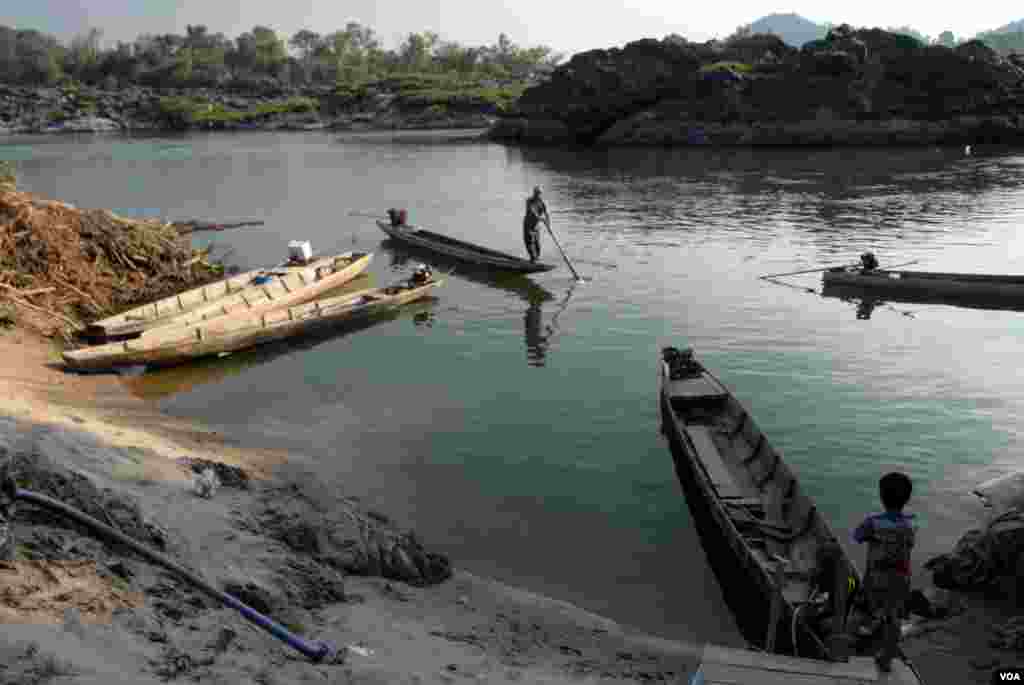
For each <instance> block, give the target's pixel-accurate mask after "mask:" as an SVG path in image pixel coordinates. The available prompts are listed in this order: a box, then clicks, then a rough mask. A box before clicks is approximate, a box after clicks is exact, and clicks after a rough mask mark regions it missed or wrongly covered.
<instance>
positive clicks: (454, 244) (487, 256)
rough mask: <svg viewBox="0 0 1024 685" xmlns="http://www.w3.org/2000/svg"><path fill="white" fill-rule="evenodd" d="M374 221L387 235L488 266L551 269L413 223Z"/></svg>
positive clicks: (542, 264)
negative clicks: (409, 224)
mask: <svg viewBox="0 0 1024 685" xmlns="http://www.w3.org/2000/svg"><path fill="white" fill-rule="evenodd" d="M377 225H378V226H379V227H380V230H382V231H384V232H385V233H386V234H388V236H389V237H391V238H392V239H394V240H397V241H399V242H402V243H406V244H408V245H413V246H415V247H420V248H423V249H427V250H430V251H432V252H437V253H439V254H442V255H447V256H448V257H453V258H455V259H458V260H460V261H463V262H469V263H472V264H478V265H482V266H486V267H489V268H491V269H501V270H504V271H516V272H519V273H538V272H541V271H551V270H552V269H554V268H555V267H554V265H553V264H547V263H544V262H531V261H530V260H528V259H520V258H519V257H516V256H514V255H510V254H507V253H505V252H498V251H497V250H491V249H490V248H486V247H481V246H480V245H474V244H473V243H467V242H465V241H463V240H456V239H455V238H449V237H448V236H446V235H441V234H440V233H433V232H432V231H426V230H424V229H422V228H416V227H415V226H392V225H391V223H390V222H388V221H378V222H377Z"/></svg>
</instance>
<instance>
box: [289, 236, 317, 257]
mask: <svg viewBox="0 0 1024 685" xmlns="http://www.w3.org/2000/svg"><path fill="white" fill-rule="evenodd" d="M312 256H313V248H312V247H310V245H309V241H308V240H293V241H291V242H290V243H288V257H289V258H291V260H292V261H296V262H308V261H309V260H310V258H312Z"/></svg>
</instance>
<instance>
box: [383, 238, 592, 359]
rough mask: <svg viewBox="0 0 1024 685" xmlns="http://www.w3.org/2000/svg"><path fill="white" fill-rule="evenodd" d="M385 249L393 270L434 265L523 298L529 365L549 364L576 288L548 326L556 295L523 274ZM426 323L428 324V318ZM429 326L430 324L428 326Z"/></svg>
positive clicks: (410, 249) (399, 246) (405, 248)
mask: <svg viewBox="0 0 1024 685" xmlns="http://www.w3.org/2000/svg"><path fill="white" fill-rule="evenodd" d="M381 246H382V247H385V248H386V249H387V250H388V251H389V252H390V253H391V267H392V268H393V269H404V268H407V267H408V266H409V262H410V261H422V262H425V263H427V264H430V265H431V266H432V267H434V268H435V269H436V270H438V271H443V272H448V273H452V274H453V275H455V276H457V277H459V278H465V279H466V280H468V281H472V282H474V283H479V284H481V285H486V286H488V287H492V288H498V289H499V290H504V291H505V292H509V293H514V294H515V295H517V296H519V297H520V298H521V299H522V300H523V301H524V302H526V304H527V307H526V312H525V313H524V314H523V338H524V341H525V344H526V363H527V364H529V365H530V366H534V367H542V366H544V365H545V364H546V363H547V355H548V348H549V347H550V342H551V336H552V335H553V334H554V333H555V332H556V331H557V324H558V317H559V316H561V313H562V312H563V311H565V308H566V307H567V306H568V304H569V297H570V296H571V295H572V290H573V288H575V285H574V286H572V287H570V288H569V292H568V293H567V294H566V296H565V298H564V299H563V300H562V302H561V303H560V304H559V307H558V309H557V310H556V312H555V314H554V316H552V318H551V322H550V323H549V324H548V325H546V326H545V325H544V308H543V305H544V303H545V302H549V301H551V300H553V299H555V296H554V295H552V294H551V292H550V291H548V290H547V289H545V288H543V287H541V286H539V285H537V284H536V283H534V282H533V281H531V280H530V279H529V278H527V277H525V276H523V275H521V274H514V273H513V274H510V273H504V272H495V271H492V270H490V269H488V268H486V267H478V266H474V265H472V264H467V263H465V262H461V261H458V260H455V259H452V258H450V257H446V256H444V255H439V254H437V253H435V252H432V251H430V250H424V249H421V248H417V247H415V246H410V245H406V244H404V243H399V242H397V241H394V240H391V239H390V238H389V239H386V240H384V241H382V242H381ZM429 316H431V317H432V316H433V315H432V314H429ZM424 322H426V319H425V320H424ZM417 323H419V322H417ZM425 325H430V324H429V323H426V324H425Z"/></svg>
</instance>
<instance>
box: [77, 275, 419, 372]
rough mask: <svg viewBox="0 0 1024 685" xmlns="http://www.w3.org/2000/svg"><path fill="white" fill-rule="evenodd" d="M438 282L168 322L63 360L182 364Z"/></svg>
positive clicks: (374, 308)
mask: <svg viewBox="0 0 1024 685" xmlns="http://www.w3.org/2000/svg"><path fill="white" fill-rule="evenodd" d="M438 284H439V281H430V282H428V283H426V284H423V285H416V286H412V285H409V284H400V285H394V286H390V287H387V288H370V289H367V290H359V291H356V292H353V293H348V294H346V295H341V296H338V297H331V298H326V299H322V300H315V301H313V302H310V303H307V304H302V305H298V306H296V307H289V308H287V309H275V310H270V311H265V312H264V313H262V314H260V315H259V316H255V315H249V316H222V317H218V318H215V319H212V320H210V321H207V322H203V323H201V324H197V325H191V326H165V327H163V328H160V329H158V330H154V331H152V332H150V334H148V335H145V336H142V337H139V338H135V339H134V340H125V341H122V342H116V343H108V344H106V345H96V346H93V347H85V348H82V349H78V350H74V351H68V352H65V353H64V354H63V357H64V362H65V364H67V366H68V367H69V368H72V369H78V370H98V369H110V368H115V367H119V366H137V365H154V366H157V365H172V364H180V363H183V362H186V361H189V360H191V359H195V358H198V357H204V356H207V355H213V354H222V353H226V352H235V351H237V350H242V349H245V348H248V347H253V346H255V345H261V344H263V343H267V342H271V341H274V340H282V339H284V338H289V337H292V336H296V335H300V334H303V333H307V332H311V331H315V330H319V329H321V328H323V327H326V326H331V325H337V324H339V323H342V322H346V321H351V320H358V319H363V318H365V317H367V316H371V315H373V314H376V313H378V312H384V311H389V310H391V309H393V308H395V307H400V306H401V305H403V304H406V303H408V302H412V301H414V300H418V299H420V298H423V297H425V296H426V295H427V294H428V293H429V292H430V290H431V289H432V288H434V287H435V286H436V285H438Z"/></svg>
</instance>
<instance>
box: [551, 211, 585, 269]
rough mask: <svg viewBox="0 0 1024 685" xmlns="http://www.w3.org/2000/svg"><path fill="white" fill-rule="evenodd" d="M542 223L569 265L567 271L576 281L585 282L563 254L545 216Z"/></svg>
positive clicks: (563, 251)
mask: <svg viewBox="0 0 1024 685" xmlns="http://www.w3.org/2000/svg"><path fill="white" fill-rule="evenodd" d="M544 225H545V226H547V228H548V233H549V234H550V235H551V240H553V241H554V243H555V247H557V248H558V251H559V252H561V253H562V259H564V260H565V263H566V265H567V266H568V267H569V271H571V272H572V275H573V276H575V277H576V282H577V283H586V281H584V280H583V278H582V277H580V275H579V274H578V273H576V269H574V268H573V266H572V262H570V261H569V257H568V255H566V254H565V250H563V249H562V246H561V245H559V244H558V238H556V237H555V232H554V231H552V230H551V221H550V220H548V218H547V217H546V216H545V217H544Z"/></svg>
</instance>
